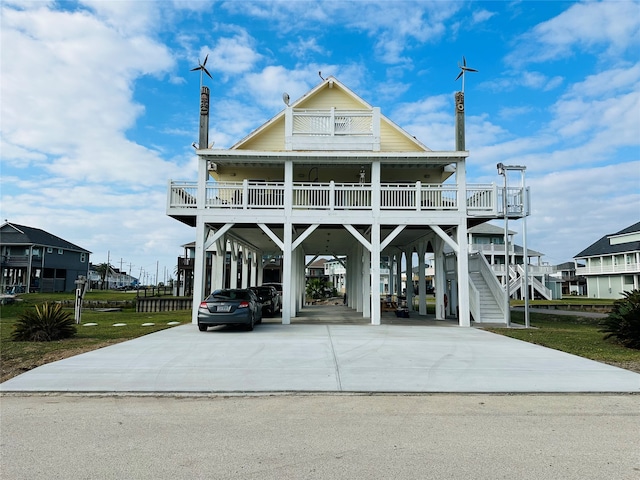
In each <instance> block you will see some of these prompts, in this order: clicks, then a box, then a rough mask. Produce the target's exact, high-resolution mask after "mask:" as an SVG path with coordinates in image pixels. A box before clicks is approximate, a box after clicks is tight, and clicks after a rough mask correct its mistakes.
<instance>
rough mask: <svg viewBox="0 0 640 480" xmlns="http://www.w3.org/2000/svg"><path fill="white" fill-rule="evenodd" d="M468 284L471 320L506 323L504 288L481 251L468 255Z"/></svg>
mask: <svg viewBox="0 0 640 480" xmlns="http://www.w3.org/2000/svg"><path fill="white" fill-rule="evenodd" d="M469 284H470V285H469V287H470V288H469V295H470V299H469V307H470V310H471V316H472V317H473V321H474V322H476V323H502V324H506V322H507V319H506V315H505V312H504V295H505V292H504V289H503V287H502V286H501V285H500V283H499V282H498V279H497V278H496V276H495V273H494V272H493V270H491V267H490V266H489V264H488V263H487V259H486V258H485V257H484V256H483V255H482V254H481V253H477V252H476V253H471V254H470V255H469Z"/></svg>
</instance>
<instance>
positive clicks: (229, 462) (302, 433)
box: [0, 393, 640, 480]
mask: <svg viewBox="0 0 640 480" xmlns="http://www.w3.org/2000/svg"><path fill="white" fill-rule="evenodd" d="M1 400H2V401H1V403H0V414H1V417H2V425H1V426H2V428H1V430H0V432H1V440H0V452H1V453H0V455H1V464H0V465H1V466H0V468H1V471H0V477H1V478H3V479H12V480H23V479H24V480H55V479H63V480H69V479H101V480H109V479H123V480H131V479H136V480H146V479H149V480H164V479H170V480H176V479H177V480H182V479H185V480H187V479H189V480H192V479H222V480H224V479H243V480H251V479H256V480H258V479H259V480H282V479H294V480H295V479H319V480H320V479H321V480H325V479H332V480H343V479H344V480H352V479H402V480H412V479H415V480H429V479H437V480H441V479H450V480H457V479H465V480H468V479H473V480H485V479H486V480H496V479H527V480H549V479H553V480H602V479H615V480H637V479H638V478H640V454H639V450H638V445H640V402H639V400H640V397H639V396H638V395H630V394H622V395H621V394H597V395H594V394H578V395H577V394H563V395H557V394H552V395H548V394H546V395H545V394H543V395H535V394H527V395H513V394H509V395H495V394H465V395H452V394H421V395H402V394H394V395H389V394H380V395H376V394H373V395H371V394H366V395H364V394H360V395H358V394H335V393H334V394H286V395H285V394H262V395H239V396H237V395H230V394H225V395H205V394H202V395H196V396H194V395H193V394H190V395H189V396H158V395H157V394H149V395H148V396H131V395H130V394H129V395H122V396H118V395H111V396H101V395H95V396H91V395H89V396H87V395H75V394H56V395H52V394H46V395H42V396H40V395H38V394H32V395H27V396H25V395H24V394H21V396H13V395H9V396H7V395H4V396H3V397H2V399H1Z"/></svg>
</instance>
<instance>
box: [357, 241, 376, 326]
mask: <svg viewBox="0 0 640 480" xmlns="http://www.w3.org/2000/svg"><path fill="white" fill-rule="evenodd" d="M360 258H361V259H362V260H361V262H362V276H361V277H360V282H361V283H360V285H361V288H360V292H361V295H362V316H363V317H370V316H371V289H372V288H373V285H371V252H370V251H369V250H368V249H366V248H362V255H361V256H360Z"/></svg>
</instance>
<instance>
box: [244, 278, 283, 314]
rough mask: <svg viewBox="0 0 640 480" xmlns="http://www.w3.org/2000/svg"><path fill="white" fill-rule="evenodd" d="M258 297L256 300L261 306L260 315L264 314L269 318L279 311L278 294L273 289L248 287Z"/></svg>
mask: <svg viewBox="0 0 640 480" xmlns="http://www.w3.org/2000/svg"><path fill="white" fill-rule="evenodd" d="M249 290H253V291H254V293H255V294H256V295H257V296H258V300H260V303H261V304H262V313H266V314H267V315H269V316H270V317H273V315H274V314H275V313H277V312H279V311H280V294H278V291H277V290H276V289H275V287H268V286H264V285H263V286H262V287H249Z"/></svg>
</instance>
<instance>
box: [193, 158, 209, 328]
mask: <svg viewBox="0 0 640 480" xmlns="http://www.w3.org/2000/svg"><path fill="white" fill-rule="evenodd" d="M208 178H209V171H208V170H207V161H206V160H205V159H204V158H202V157H198V191H197V193H196V248H195V258H194V268H193V306H192V309H191V323H198V307H199V306H200V302H201V301H202V300H204V297H205V296H206V295H205V282H206V279H207V275H206V268H207V258H206V254H205V248H204V245H205V242H206V241H207V237H208V235H209V227H208V226H207V225H206V224H205V221H204V207H205V203H206V198H207V179H208Z"/></svg>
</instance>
